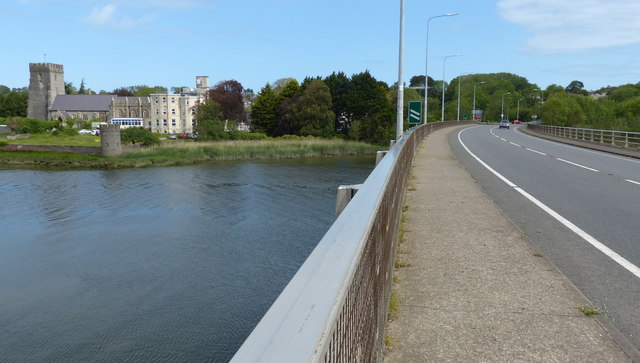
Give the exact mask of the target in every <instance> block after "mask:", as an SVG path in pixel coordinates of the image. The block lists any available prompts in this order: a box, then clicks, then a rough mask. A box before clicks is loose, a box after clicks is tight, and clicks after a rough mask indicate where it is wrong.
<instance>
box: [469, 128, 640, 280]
mask: <svg viewBox="0 0 640 363" xmlns="http://www.w3.org/2000/svg"><path fill="white" fill-rule="evenodd" d="M466 130H469V129H464V130H462V131H460V132H459V133H458V142H460V145H462V147H463V148H464V149H465V150H466V151H467V152H468V153H469V155H471V156H472V157H473V158H474V159H476V160H477V161H478V162H479V163H480V164H481V165H482V166H484V167H485V168H486V169H487V170H489V171H490V172H491V173H493V175H495V176H496V177H498V178H499V179H500V180H502V181H503V182H505V183H506V184H507V185H508V186H509V187H511V188H513V189H514V190H515V191H517V192H518V193H520V194H521V195H523V196H524V197H525V198H527V199H528V200H529V201H531V202H532V203H533V204H535V205H537V206H538V207H539V208H541V209H542V210H543V211H545V212H546V213H547V214H549V215H550V216H552V217H553V218H555V219H556V220H557V221H558V222H560V223H562V224H563V225H564V226H565V227H567V228H569V229H570V230H571V231H572V232H573V233H575V234H577V235H578V236H580V237H581V238H582V239H584V240H585V241H586V242H588V243H589V244H590V245H592V246H593V247H595V248H596V249H598V250H599V251H600V252H602V253H604V254H605V255H606V256H608V257H609V258H611V259H612V260H614V261H615V262H617V263H618V264H619V265H620V266H622V267H624V268H625V269H626V270H627V271H629V272H631V273H632V274H633V275H635V276H636V277H638V278H640V267H638V266H636V265H634V264H633V263H631V262H629V260H627V259H625V258H624V257H622V256H620V255H619V254H617V253H616V252H615V251H613V250H612V249H610V248H609V247H607V246H605V245H604V244H602V243H601V242H600V241H598V240H597V239H595V238H594V237H593V236H591V235H590V234H588V233H587V232H585V231H583V230H582V229H581V228H580V227H578V226H576V225H575V224H573V223H571V222H570V221H569V220H568V219H566V218H564V217H563V216H561V215H560V214H558V213H557V212H556V211H554V210H553V209H551V208H549V207H547V206H546V205H545V204H544V203H542V202H541V201H539V200H538V199H536V198H535V197H533V196H532V195H531V194H529V193H527V192H526V191H525V190H524V189H522V188H520V187H518V186H517V185H515V184H514V183H513V182H512V181H510V180H509V179H507V178H505V177H504V176H502V174H500V173H498V172H497V171H495V170H493V168H491V167H490V166H489V165H488V164H487V163H485V162H484V161H482V159H480V158H479V157H477V156H476V155H475V154H474V153H472V152H471V150H469V148H468V147H467V145H465V144H464V142H462V138H461V137H460V135H462V133H463V132H465V131H466ZM627 181H629V180H627ZM638 184H640V183H638Z"/></svg>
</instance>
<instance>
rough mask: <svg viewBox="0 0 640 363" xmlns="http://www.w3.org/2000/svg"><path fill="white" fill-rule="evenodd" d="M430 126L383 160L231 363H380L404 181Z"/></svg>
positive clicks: (407, 135)
mask: <svg viewBox="0 0 640 363" xmlns="http://www.w3.org/2000/svg"><path fill="white" fill-rule="evenodd" d="M454 124H457V125H459V124H460V123H459V122H455V123H453V122H452V123H448V122H444V123H433V124H428V125H426V126H419V127H416V128H414V129H412V130H409V131H407V133H405V134H404V136H403V137H402V139H401V140H400V141H398V142H397V143H396V144H395V145H394V146H393V147H392V148H391V149H390V150H389V151H388V153H387V154H386V156H384V157H383V158H382V159H381V160H380V162H379V164H378V165H377V166H376V168H375V169H374V170H373V171H372V172H371V174H370V175H369V177H368V178H367V180H366V181H365V182H364V184H362V185H361V186H359V188H358V192H357V193H356V195H355V196H354V198H353V199H352V200H351V202H349V204H348V205H347V206H346V208H345V209H344V210H343V211H342V213H341V214H340V215H339V216H338V218H337V219H336V221H335V222H334V223H333V225H332V226H331V228H330V229H329V231H328V232H327V233H326V234H325V236H324V237H323V238H322V240H321V241H320V242H319V243H318V245H317V246H316V248H315V249H314V250H313V252H312V253H311V255H309V257H308V258H307V260H306V261H305V263H304V264H303V265H302V266H301V267H300V269H299V270H298V272H297V273H296V275H295V276H294V277H293V279H292V280H291V281H290V282H289V284H288V285H287V286H286V287H285V289H284V290H283V291H282V293H281V294H280V296H279V297H278V299H277V300H276V301H275V302H274V303H273V305H272V306H271V308H270V309H269V310H268V311H267V313H266V314H265V316H264V317H263V318H262V320H261V321H260V322H259V323H258V325H257V326H256V328H255V329H254V330H253V332H252V333H251V334H250V335H249V337H248V338H247V340H246V341H245V342H244V344H243V345H242V346H241V347H240V349H239V350H238V351H237V352H236V354H235V356H234V357H233V359H232V362H242V363H244V362H296V363H298V362H380V361H382V358H383V350H384V327H385V323H386V321H387V309H388V304H389V297H390V295H391V285H392V279H393V271H394V261H395V254H396V245H397V241H398V230H399V225H400V216H401V213H402V205H403V202H404V194H405V191H406V183H407V178H408V174H409V170H410V167H411V161H412V159H413V155H414V153H415V148H416V147H417V145H418V144H419V142H420V140H422V138H423V137H424V136H425V135H427V134H428V133H429V132H431V131H432V130H435V129H437V128H441V127H445V126H450V125H454Z"/></svg>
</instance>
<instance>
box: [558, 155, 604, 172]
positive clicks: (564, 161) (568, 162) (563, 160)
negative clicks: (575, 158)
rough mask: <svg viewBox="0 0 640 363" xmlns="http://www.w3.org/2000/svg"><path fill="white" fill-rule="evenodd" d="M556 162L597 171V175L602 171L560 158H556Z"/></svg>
mask: <svg viewBox="0 0 640 363" xmlns="http://www.w3.org/2000/svg"><path fill="white" fill-rule="evenodd" d="M556 160H558V161H562V162H563V163H567V164H571V165H574V166H577V167H579V168H583V169H587V170H591V171H595V172H596V173H599V172H600V170H597V169H593V168H590V167H588V166H584V165H580V164H576V163H574V162H571V161H569V160H565V159H560V158H556Z"/></svg>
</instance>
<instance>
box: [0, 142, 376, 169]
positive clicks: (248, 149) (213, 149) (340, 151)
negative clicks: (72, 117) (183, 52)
mask: <svg viewBox="0 0 640 363" xmlns="http://www.w3.org/2000/svg"><path fill="white" fill-rule="evenodd" d="M61 138H64V137H61ZM72 138H74V139H75V138H87V139H94V138H95V137H89V136H85V135H78V136H72ZM23 140H24V139H23ZM28 140H29V142H30V141H31V139H28ZM41 140H44V139H41ZM98 141H99V139H98ZM42 142H44V141H42ZM22 143H26V142H25V141H22ZM92 146H95V145H92ZM377 149H378V147H377V146H373V145H370V144H366V143H362V142H353V141H345V140H340V139H299V140H278V139H277V140H257V141H249V140H243V141H222V142H190V143H167V144H162V145H159V146H155V147H151V148H142V149H137V150H132V151H128V152H125V153H124V154H123V155H122V156H120V157H116V158H104V157H102V156H98V155H80V154H71V153H56V152H44V151H0V164H5V165H36V166H42V167H79V168H101V169H113V168H138V167H149V166H173V165H188V164H195V163H202V162H207V161H217V160H255V159H293V158H305V157H320V156H339V155H364V154H375V153H376V151H377Z"/></svg>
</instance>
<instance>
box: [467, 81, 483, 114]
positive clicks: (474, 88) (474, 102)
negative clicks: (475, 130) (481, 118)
mask: <svg viewBox="0 0 640 363" xmlns="http://www.w3.org/2000/svg"><path fill="white" fill-rule="evenodd" d="M483 83H487V81H482V82H476V83H475V84H474V85H473V110H471V115H475V113H474V112H475V111H476V86H477V85H479V84H483ZM472 117H474V116H472ZM474 120H475V117H474Z"/></svg>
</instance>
